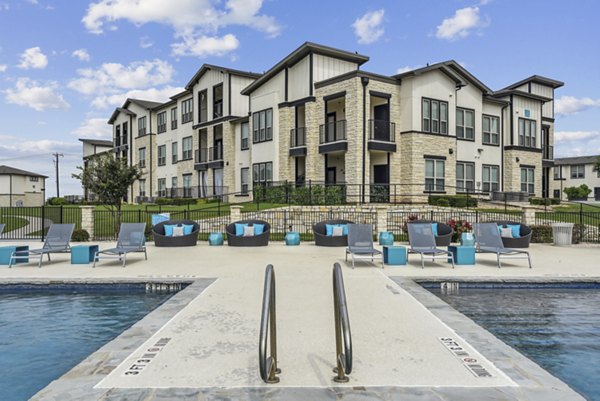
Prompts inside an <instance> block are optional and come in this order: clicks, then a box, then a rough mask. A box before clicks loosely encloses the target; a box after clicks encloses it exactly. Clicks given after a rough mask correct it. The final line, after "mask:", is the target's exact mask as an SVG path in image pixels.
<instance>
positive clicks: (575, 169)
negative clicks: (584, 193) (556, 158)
mask: <svg viewBox="0 0 600 401" xmlns="http://www.w3.org/2000/svg"><path fill="white" fill-rule="evenodd" d="M571 178H574V179H578V178H585V165H584V164H574V165H572V166H571Z"/></svg>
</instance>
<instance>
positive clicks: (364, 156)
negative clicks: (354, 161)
mask: <svg viewBox="0 0 600 401" xmlns="http://www.w3.org/2000/svg"><path fill="white" fill-rule="evenodd" d="M360 83H361V84H362V88H363V107H362V109H363V110H362V120H363V121H362V123H363V124H362V125H363V126H362V139H363V146H362V167H363V168H362V196H361V203H365V184H366V182H365V181H366V178H367V173H366V170H365V168H366V163H367V120H366V118H367V85H368V84H369V78H367V77H362V78H361V79H360Z"/></svg>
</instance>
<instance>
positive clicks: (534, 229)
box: [530, 225, 553, 244]
mask: <svg viewBox="0 0 600 401" xmlns="http://www.w3.org/2000/svg"><path fill="white" fill-rule="evenodd" d="M530 228H531V242H534V243H538V244H548V243H552V242H553V239H552V226H542V225H536V226H530Z"/></svg>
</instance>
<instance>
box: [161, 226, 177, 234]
mask: <svg viewBox="0 0 600 401" xmlns="http://www.w3.org/2000/svg"><path fill="white" fill-rule="evenodd" d="M163 227H164V228H165V236H167V237H172V236H173V227H175V224H165V225H164V226H163Z"/></svg>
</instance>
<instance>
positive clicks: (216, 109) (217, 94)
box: [213, 84, 223, 118]
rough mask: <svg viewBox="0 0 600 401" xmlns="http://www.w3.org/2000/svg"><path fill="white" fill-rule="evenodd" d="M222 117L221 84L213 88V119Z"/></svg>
mask: <svg viewBox="0 0 600 401" xmlns="http://www.w3.org/2000/svg"><path fill="white" fill-rule="evenodd" d="M219 117H223V84H219V85H216V86H214V87H213V118H219Z"/></svg>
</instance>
